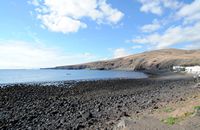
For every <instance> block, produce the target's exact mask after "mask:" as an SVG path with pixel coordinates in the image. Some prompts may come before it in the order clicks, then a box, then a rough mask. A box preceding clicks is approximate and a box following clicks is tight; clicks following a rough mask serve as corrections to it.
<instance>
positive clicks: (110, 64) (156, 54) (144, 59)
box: [55, 49, 200, 70]
mask: <svg viewBox="0 0 200 130" xmlns="http://www.w3.org/2000/svg"><path fill="white" fill-rule="evenodd" d="M175 65H183V66H189V65H200V50H180V49H162V50H155V51H149V52H144V53H140V54H135V55H130V56H126V57H122V58H117V59H113V60H107V61H97V62H91V63H86V64H79V65H69V66H58V67H55V69H98V70H104V69H105V70H110V69H115V70H163V69H171V68H172V67H173V66H175Z"/></svg>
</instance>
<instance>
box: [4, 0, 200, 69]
mask: <svg viewBox="0 0 200 130" xmlns="http://www.w3.org/2000/svg"><path fill="white" fill-rule="evenodd" d="M0 17H1V20H0V28H1V29H0V59H1V61H0V69H22V68H24V69H28V68H41V67H52V66H60V65H71V64H80V63H85V62H91V61H98V60H108V59H112V58H119V57H123V56H127V55H130V54H136V53H141V52H144V51H151V50H156V49H165V48H177V49H200V0H20V1H16V0H1V4H0Z"/></svg>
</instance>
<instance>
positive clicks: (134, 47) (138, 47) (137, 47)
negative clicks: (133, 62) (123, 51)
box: [131, 45, 142, 49]
mask: <svg viewBox="0 0 200 130" xmlns="http://www.w3.org/2000/svg"><path fill="white" fill-rule="evenodd" d="M131 48H132V49H140V48H142V46H140V45H137V46H132V47H131Z"/></svg>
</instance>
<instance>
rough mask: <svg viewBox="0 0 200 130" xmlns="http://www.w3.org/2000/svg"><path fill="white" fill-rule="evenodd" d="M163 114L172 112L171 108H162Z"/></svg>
mask: <svg viewBox="0 0 200 130" xmlns="http://www.w3.org/2000/svg"><path fill="white" fill-rule="evenodd" d="M163 111H164V112H166V113H170V112H173V111H174V109H173V108H171V107H166V108H164V110H163Z"/></svg>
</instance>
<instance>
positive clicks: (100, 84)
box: [0, 74, 200, 130]
mask: <svg viewBox="0 0 200 130" xmlns="http://www.w3.org/2000/svg"><path fill="white" fill-rule="evenodd" d="M199 99H200V87H199V85H198V83H197V81H196V80H195V79H194V78H193V77H192V76H188V75H178V74H170V75H169V74H167V75H163V76H161V75H160V76H153V77H150V78H147V79H113V80H96V81H79V82H76V81H71V82H67V81H63V82H58V83H53V84H51V83H46V84H44V83H42V84H40V83H38V84H12V85H4V86H3V87H2V88H0V129H29V130H32V129H33V130H34V129H52V130H53V129H66V130H78V129H85V130H95V129H97V130H111V129H115V130H136V129H137V130H140V129H141V130H145V129H148V130H151V129H152V130H153V129H155V128H156V129H157V130H161V129H162V130H163V129H166V130H168V129H169V130H172V129H174V128H177V129H180V130H182V129H187V128H190V129H191V130H199V129H200V125H199V123H198V122H199V121H200V116H199V115H200V114H199V111H198V110H195V111H194V112H193V108H194V107H195V106H200V101H199ZM187 104H190V108H188V105H187ZM181 105H182V106H181ZM174 106H175V108H173V109H172V108H171V107H174ZM166 107H169V108H170V109H169V110H168V109H167V110H166V113H165V108H166ZM181 108H185V109H186V110H185V109H184V110H183V109H181ZM187 110H188V111H189V112H191V113H190V114H189V115H188V116H187V115H186V116H185V118H184V119H182V120H180V121H177V122H174V123H173V125H172V124H170V123H168V122H167V119H168V117H171V116H176V117H177V118H178V117H181V116H182V115H181V112H182V111H183V112H182V114H185V113H187V112H188V111H187ZM184 112H185V113H184ZM170 114H171V115H170ZM191 122H192V123H191ZM195 123H196V124H195Z"/></svg>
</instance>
